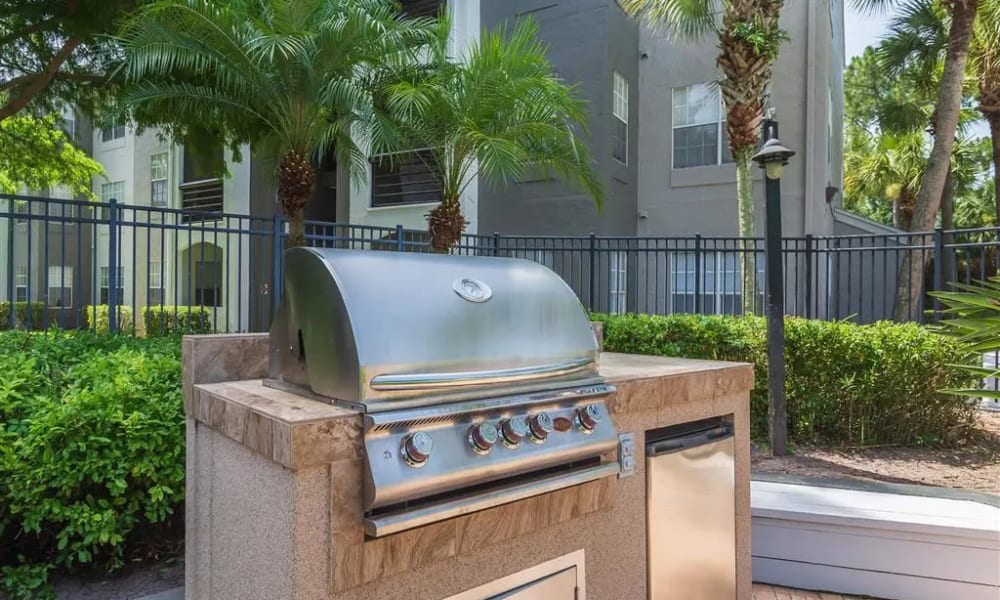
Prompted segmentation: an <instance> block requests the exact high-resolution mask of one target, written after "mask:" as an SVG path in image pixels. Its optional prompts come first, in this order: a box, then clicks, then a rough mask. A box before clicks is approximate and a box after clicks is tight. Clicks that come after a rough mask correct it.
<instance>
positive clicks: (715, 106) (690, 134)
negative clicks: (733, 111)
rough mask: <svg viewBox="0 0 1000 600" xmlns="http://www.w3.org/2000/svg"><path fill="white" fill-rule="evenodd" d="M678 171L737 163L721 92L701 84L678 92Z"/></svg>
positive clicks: (675, 118)
mask: <svg viewBox="0 0 1000 600" xmlns="http://www.w3.org/2000/svg"><path fill="white" fill-rule="evenodd" d="M673 129H674V136H673V138H674V139H673V142H674V143H673V145H674V160H673V166H674V168H675V169H686V168H688V167H705V166H713V165H721V164H725V163H731V162H733V155H732V152H730V151H729V137H728V135H727V134H726V119H725V111H724V110H723V107H722V98H721V96H720V95H719V88H718V87H717V86H714V85H708V84H699V85H689V86H687V87H681V88H674V91H673Z"/></svg>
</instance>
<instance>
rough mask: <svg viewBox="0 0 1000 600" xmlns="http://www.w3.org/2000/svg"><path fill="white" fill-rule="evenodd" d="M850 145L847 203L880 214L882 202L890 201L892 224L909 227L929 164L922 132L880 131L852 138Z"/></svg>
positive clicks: (899, 227)
mask: <svg viewBox="0 0 1000 600" xmlns="http://www.w3.org/2000/svg"><path fill="white" fill-rule="evenodd" d="M859 137H860V136H859ZM847 148H848V150H847V152H846V155H845V156H844V202H845V204H846V205H847V206H848V207H849V208H852V209H853V210H857V209H858V208H862V210H864V208H867V209H868V210H869V211H871V212H874V213H875V214H876V215H877V214H879V213H883V212H884V209H883V208H882V207H881V206H880V204H884V203H891V206H892V208H891V213H890V214H891V215H892V216H891V219H892V225H893V227H896V228H898V229H902V230H904V231H910V230H911V221H912V219H913V208H914V203H915V198H916V194H917V189H918V188H919V186H920V177H921V175H923V172H924V167H925V166H926V165H927V151H926V141H925V139H924V137H923V135H921V134H919V133H910V134H903V135H894V134H891V133H886V132H880V133H878V134H876V135H873V136H871V137H868V138H861V139H857V138H856V139H850V140H848V144H847ZM866 205H867V206H866Z"/></svg>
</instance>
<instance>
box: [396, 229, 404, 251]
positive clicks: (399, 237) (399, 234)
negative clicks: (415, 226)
mask: <svg viewBox="0 0 1000 600" xmlns="http://www.w3.org/2000/svg"><path fill="white" fill-rule="evenodd" d="M402 251H403V226H402V225H396V252H402Z"/></svg>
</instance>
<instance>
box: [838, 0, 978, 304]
mask: <svg viewBox="0 0 1000 600" xmlns="http://www.w3.org/2000/svg"><path fill="white" fill-rule="evenodd" d="M918 1H919V0H918ZM940 2H941V6H942V7H943V8H944V9H945V10H946V11H947V14H948V16H949V17H950V25H949V27H948V44H947V49H946V51H945V58H944V63H943V65H942V71H941V78H940V86H939V88H938V96H937V101H936V102H935V104H934V119H933V123H932V125H931V129H932V131H933V132H934V143H933V146H932V147H931V152H930V155H929V157H928V160H927V169H926V170H925V171H924V175H923V177H922V178H921V181H920V189H919V191H918V192H917V197H916V204H915V207H914V211H913V228H914V229H915V230H917V231H929V230H931V229H933V228H934V221H935V219H936V218H937V213H938V209H939V207H940V205H941V197H942V196H943V194H944V191H945V188H946V186H947V183H948V172H949V170H950V168H951V155H952V150H953V148H954V146H955V133H956V131H957V130H958V121H959V116H960V114H961V108H962V97H963V82H964V79H965V71H966V67H967V62H968V58H969V45H970V42H971V41H972V35H973V25H974V23H975V20H976V12H977V10H978V8H979V2H980V0H940ZM854 3H855V5H857V6H859V7H861V8H862V9H866V10H876V9H884V8H887V7H891V6H898V5H900V4H901V3H902V0H854ZM912 3H913V2H912V0H910V2H909V4H912ZM895 24H896V22H895V21H894V23H893V25H895ZM913 241H914V242H916V243H920V242H921V241H922V240H919V239H914V240H913ZM925 254H926V253H924V252H922V251H919V250H914V251H911V252H907V253H905V254H904V256H903V260H902V264H901V265H900V270H899V277H898V290H897V297H896V311H895V313H896V314H895V318H896V320H898V321H909V320H914V319H915V318H916V317H917V316H918V315H917V312H916V311H917V309H918V307H919V302H918V300H919V297H920V292H921V288H922V286H921V285H920V282H921V281H922V276H923V272H924V267H925V264H924V263H925V260H926V256H925Z"/></svg>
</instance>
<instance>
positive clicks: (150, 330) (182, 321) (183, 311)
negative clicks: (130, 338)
mask: <svg viewBox="0 0 1000 600" xmlns="http://www.w3.org/2000/svg"><path fill="white" fill-rule="evenodd" d="M142 322H143V324H144V325H145V327H146V335H171V334H175V333H212V312H211V311H210V310H209V309H207V308H205V307H204V306H147V307H146V308H144V309H143V310H142Z"/></svg>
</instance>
